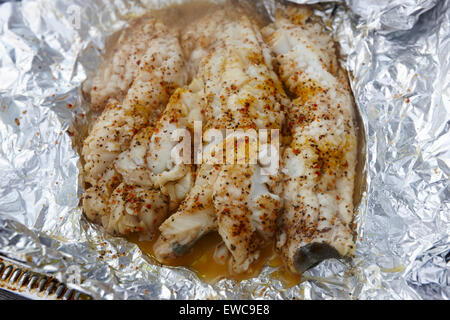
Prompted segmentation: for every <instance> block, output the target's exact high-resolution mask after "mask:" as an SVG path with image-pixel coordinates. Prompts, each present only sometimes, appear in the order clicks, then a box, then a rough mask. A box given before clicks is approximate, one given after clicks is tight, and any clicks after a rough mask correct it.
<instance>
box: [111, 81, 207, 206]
mask: <svg viewBox="0 0 450 320" xmlns="http://www.w3.org/2000/svg"><path fill="white" fill-rule="evenodd" d="M204 104H205V94H204V89H203V83H202V82H200V81H198V80H194V81H192V82H191V84H190V85H189V86H188V87H186V88H179V89H177V90H176V91H175V93H174V94H173V95H172V97H171V98H170V101H169V103H168V104H167V107H166V109H165V110H164V113H163V114H162V116H161V118H160V119H159V120H158V122H157V123H156V126H148V127H146V128H144V129H143V130H141V132H139V133H138V134H137V135H136V136H135V137H134V139H133V141H132V143H131V146H130V148H129V149H128V150H126V151H124V152H123V153H121V154H120V156H119V157H118V159H117V161H116V163H115V168H116V170H117V171H118V172H119V173H120V174H121V175H122V177H123V181H124V182H126V183H127V184H130V185H140V186H146V187H151V188H157V189H161V190H162V192H163V193H164V194H165V195H167V196H169V198H170V200H171V204H172V206H174V207H177V206H178V204H179V203H180V201H181V200H183V199H184V197H185V195H186V193H187V192H188V191H189V190H190V189H191V186H192V183H193V180H194V178H193V173H194V170H193V165H192V155H191V154H190V153H191V142H192V141H191V137H193V130H194V122H195V121H199V122H202V121H203V115H202V109H203V107H204ZM180 129H185V131H177V130H180ZM180 132H181V133H183V132H185V133H186V134H182V135H181V134H180ZM184 139H187V140H184ZM179 143H184V144H185V149H186V151H189V154H187V155H185V157H183V154H182V152H181V151H179V152H176V151H177V148H176V146H177V145H179V146H181V144H179ZM174 152H175V153H177V154H178V155H179V157H177V158H174Z"/></svg>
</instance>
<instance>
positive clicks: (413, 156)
mask: <svg viewBox="0 0 450 320" xmlns="http://www.w3.org/2000/svg"><path fill="white" fill-rule="evenodd" d="M182 2H186V1H182V0H180V1H175V0H173V1H163V0H159V1H158V0H141V1H138V0H136V1H126V0H116V1H108V0H95V1H87V2H86V1H81V0H54V1H49V0H37V1H22V2H7V3H3V4H2V5H0V254H1V255H3V256H6V257H7V258H9V259H11V260H15V261H19V262H21V263H23V264H26V265H27V266H29V267H30V268H32V269H33V270H34V271H36V272H42V273H44V274H47V275H51V276H54V277H56V278H57V279H58V280H60V281H62V282H65V283H67V284H68V285H69V286H70V287H72V288H75V289H78V290H80V291H83V292H86V293H88V294H90V295H91V296H92V297H93V298H96V299H199V298H203V299H223V298H227V299H228V298H236V299H242V298H246V299H293V298H295V299H449V297H450V289H449V288H450V286H449V269H450V264H449V259H450V253H449V251H450V237H449V234H450V189H449V174H450V148H449V146H450V133H449V125H450V1H445V0H443V1H439V0H403V1H400V0H389V1H387V0H383V1H376V2H375V1H364V0H362V1H357V0H348V1H346V2H345V3H344V2H338V3H336V2H326V3H321V4H319V5H315V13H316V14H317V15H320V16H322V17H323V19H324V20H325V22H326V23H327V26H328V27H329V29H330V32H332V33H333V35H334V36H335V40H336V41H337V42H338V43H339V44H340V46H341V62H342V64H343V65H344V66H345V67H346V68H347V70H348V71H349V76H350V81H351V86H352V90H353V94H354V96H355V101H356V103H357V106H358V108H359V111H360V116H361V121H360V125H361V130H362V132H363V133H364V134H365V137H364V139H363V142H365V143H364V144H363V147H362V149H361V153H362V157H361V159H362V162H361V165H362V167H363V168H362V172H363V179H362V180H363V182H364V183H362V184H361V190H362V200H361V201H360V205H359V207H358V212H357V216H356V222H357V224H358V228H357V230H358V241H357V251H356V256H355V258H354V259H352V260H348V261H338V260H327V261H325V262H323V263H321V264H320V265H319V266H317V267H315V268H314V269H312V270H309V271H307V272H306V273H305V274H304V276H303V281H302V282H301V283H300V284H298V285H297V286H295V287H291V288H288V289H286V288H284V287H283V285H282V283H281V282H280V281H279V280H275V279H274V278H273V277H271V276H270V274H271V273H272V272H273V271H274V268H272V267H265V268H264V269H263V271H262V273H261V274H260V275H259V277H257V278H253V279H250V280H245V281H241V282H236V281H233V280H221V281H219V282H218V283H217V284H215V285H209V284H206V283H204V282H202V281H200V279H199V278H198V277H197V276H196V275H195V273H194V272H192V271H190V270H188V269H186V268H181V267H165V266H160V265H158V264H156V263H155V261H153V260H152V259H151V258H150V257H148V256H147V255H145V254H143V253H142V252H141V251H140V249H139V248H138V247H137V246H136V245H134V244H131V243H129V242H127V241H126V240H124V239H122V238H117V237H111V236H109V235H107V234H105V233H104V232H103V231H102V230H101V228H100V227H98V226H96V225H93V224H91V223H89V222H88V221H87V220H86V219H85V218H84V217H83V215H82V212H81V210H80V208H79V199H80V196H81V194H82V192H83V189H82V183H81V180H80V179H81V178H80V177H79V173H80V170H81V164H80V156H79V151H80V139H79V138H78V137H81V136H82V135H83V130H86V128H87V123H88V120H87V119H88V118H89V112H88V110H89V105H88V103H87V101H86V100H85V98H84V97H83V93H82V86H83V84H84V83H85V81H86V80H87V79H89V78H90V77H92V75H93V74H94V72H95V70H96V68H97V66H98V65H99V62H100V61H101V55H102V53H103V52H104V49H105V44H106V39H107V38H108V36H110V35H112V34H113V33H114V32H116V31H118V30H120V29H123V28H124V27H125V26H127V24H128V22H129V21H130V19H131V18H133V17H137V16H140V15H142V14H143V13H145V12H147V11H148V10H149V9H153V8H161V7H164V6H167V5H169V4H172V3H182ZM295 2H298V3H317V2H318V1H299V0H297V1H295ZM248 3H253V4H255V2H249V1H247V4H248ZM257 4H258V5H257V6H255V10H259V11H264V14H266V15H268V16H272V15H273V10H274V2H273V1H271V0H262V1H259V2H258V3H257Z"/></svg>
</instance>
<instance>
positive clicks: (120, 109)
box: [82, 19, 187, 185]
mask: <svg viewBox="0 0 450 320" xmlns="http://www.w3.org/2000/svg"><path fill="white" fill-rule="evenodd" d="M148 28H151V31H153V34H152V38H151V40H150V41H149V42H147V44H146V45H147V49H146V51H145V54H144V55H143V56H142V59H141V62H140V64H139V69H138V70H137V72H136V75H135V78H134V79H133V82H132V85H131V87H130V88H129V90H128V92H127V94H126V96H125V98H124V100H123V101H122V102H119V101H111V102H109V103H108V106H107V107H106V109H105V110H104V111H103V113H102V114H101V115H100V117H99V119H97V121H96V122H95V123H94V125H93V127H92V129H91V130H90V133H89V135H88V137H87V138H86V140H85V141H84V146H83V151H82V155H83V157H84V160H85V166H84V173H85V180H86V181H87V182H89V183H91V184H92V185H94V184H95V183H96V181H97V180H98V179H100V177H101V176H102V174H103V173H104V172H105V170H106V168H108V167H109V166H110V165H111V163H112V162H113V161H114V160H115V159H116V158H117V156H118V155H119V154H120V153H121V152H122V151H124V150H126V149H128V147H129V145H130V142H131V139H132V138H133V136H134V135H135V134H136V133H137V132H138V131H139V130H140V129H141V128H143V127H145V126H146V125H147V124H148V123H149V122H153V121H154V120H156V119H157V118H158V117H159V116H160V114H161V111H162V109H163V108H164V106H165V105H166V103H167V101H168V99H169V97H170V94H171V93H172V92H173V91H174V89H175V88H176V87H179V86H182V85H184V84H185V82H186V81H187V73H186V70H185V68H184V58H183V54H182V51H181V47H180V45H179V42H178V39H177V34H175V33H173V32H171V31H170V30H169V29H168V28H167V27H165V26H164V25H163V24H162V23H160V22H158V21H157V20H154V19H151V20H150V21H149V23H148ZM126 49H127V48H123V50H126ZM132 49H133V47H132V46H131V47H130V48H128V50H132ZM105 81H109V79H106V80H105Z"/></svg>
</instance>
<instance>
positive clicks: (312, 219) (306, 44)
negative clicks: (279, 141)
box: [263, 7, 357, 273]
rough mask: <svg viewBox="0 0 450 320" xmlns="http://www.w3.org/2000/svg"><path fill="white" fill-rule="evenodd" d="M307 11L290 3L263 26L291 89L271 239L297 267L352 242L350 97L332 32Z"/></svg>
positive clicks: (350, 247) (341, 252) (348, 249)
mask: <svg viewBox="0 0 450 320" xmlns="http://www.w3.org/2000/svg"><path fill="white" fill-rule="evenodd" d="M309 15H310V12H309V11H308V10H307V9H299V10H298V9H294V8H292V7H291V8H290V9H288V10H286V11H279V12H278V13H277V15H276V19H275V22H274V23H273V24H272V25H270V26H268V27H266V28H265V29H264V30H263V34H264V36H265V38H266V40H267V42H268V43H269V45H270V48H271V49H272V51H273V53H274V55H275V57H276V63H277V64H278V66H279V70H278V71H279V75H280V77H281V79H282V81H283V83H284V84H285V86H286V87H287V88H288V89H289V91H290V92H291V93H292V94H293V95H294V96H295V97H296V98H295V100H293V101H292V103H291V104H290V107H289V110H288V112H287V121H288V131H289V134H290V135H291V139H292V140H291V143H290V145H289V146H288V147H287V148H286V149H285V151H284V154H283V172H284V175H285V177H284V191H283V198H284V202H285V207H284V213H283V215H282V218H281V219H280V226H279V228H280V229H279V234H278V240H277V247H278V249H279V250H280V253H281V255H282V257H283V259H284V261H285V263H286V265H287V266H288V267H289V269H290V270H291V271H293V272H299V273H301V272H303V271H305V270H307V269H309V268H311V267H313V266H315V265H316V264H318V263H319V262H320V261H322V260H324V259H327V258H333V257H335V258H337V257H340V256H346V255H351V254H352V253H353V252H354V249H355V243H354V240H353V238H354V234H353V231H352V225H351V224H352V221H353V187H354V178H355V165H356V146H357V142H356V128H355V115H354V105H353V100H352V96H351V93H350V89H349V86H348V81H347V78H346V76H345V74H344V73H343V71H342V70H340V69H339V68H338V66H337V61H336V53H335V50H334V47H333V41H332V39H331V38H330V37H329V36H328V35H327V34H325V33H324V32H323V31H322V30H321V28H320V26H319V25H318V24H309V23H307V19H308V17H309Z"/></svg>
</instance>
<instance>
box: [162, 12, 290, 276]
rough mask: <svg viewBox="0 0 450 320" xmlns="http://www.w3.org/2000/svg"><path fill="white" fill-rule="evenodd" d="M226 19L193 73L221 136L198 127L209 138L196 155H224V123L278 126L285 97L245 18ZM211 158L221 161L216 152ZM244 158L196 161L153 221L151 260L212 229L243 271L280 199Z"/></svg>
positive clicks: (269, 229)
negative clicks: (186, 181) (185, 187)
mask: <svg viewBox="0 0 450 320" xmlns="http://www.w3.org/2000/svg"><path fill="white" fill-rule="evenodd" d="M227 19H228V21H225V22H223V24H222V31H221V32H220V33H218V34H216V37H217V38H216V39H215V40H212V41H211V43H212V44H213V45H212V52H211V53H210V54H209V55H207V57H206V58H205V59H204V60H203V61H202V62H201V63H200V66H199V71H198V74H197V77H199V78H200V79H202V80H203V81H204V83H205V94H206V97H207V105H206V109H205V117H206V128H207V129H215V130H218V131H219V132H221V133H225V134H226V136H225V137H224V139H223V141H216V140H211V141H209V139H208V137H207V135H206V134H207V133H206V132H205V134H204V140H205V141H207V142H209V143H207V144H206V146H205V149H204V154H205V153H206V154H208V150H211V149H215V150H222V151H223V153H222V154H223V155H225V154H226V152H227V151H228V149H227V150H224V148H225V146H226V145H227V144H230V142H231V144H232V145H234V137H233V136H232V135H230V134H229V133H228V132H227V131H226V129H241V130H242V131H243V130H245V129H255V130H257V129H278V130H279V129H280V128H281V125H282V122H283V112H282V109H283V105H284V103H286V102H287V100H286V97H285V96H284V93H283V89H282V87H281V84H280V83H279V81H278V79H277V76H276V74H275V73H274V72H273V70H272V69H271V67H270V66H271V65H272V62H271V60H270V59H271V56H270V51H269V50H268V48H267V47H266V46H265V45H264V43H263V41H262V38H261V35H260V33H259V32H258V30H257V29H255V27H254V24H253V23H252V21H250V20H249V19H248V18H247V17H246V16H245V15H243V14H239V15H236V16H231V15H229V16H227ZM255 132H256V131H255ZM248 141H250V138H249V139H248ZM248 141H246V142H245V144H248V143H249V142H248ZM247 147H248V146H247ZM227 148H228V147H227ZM205 151H206V152H205ZM235 151H236V150H235ZM247 157H250V156H249V155H245V158H247ZM215 158H216V160H219V159H220V160H223V159H221V158H222V157H221V156H218V155H217V153H216V154H215ZM204 160H205V159H204ZM241 160H245V159H241ZM248 160H249V159H247V162H245V161H243V162H242V163H240V162H234V163H233V162H231V163H227V164H214V163H212V164H211V163H207V162H204V163H203V164H202V165H201V166H200V168H199V170H198V173H197V179H196V182H195V185H194V187H193V189H192V190H191V192H190V193H189V195H188V197H187V198H186V200H185V201H184V202H183V203H182V204H181V206H180V208H179V210H178V211H177V212H176V213H175V214H174V215H172V216H171V217H170V218H169V219H167V220H166V221H165V222H164V223H163V224H162V225H161V226H160V231H161V236H160V238H159V239H158V241H157V242H156V244H155V246H154V251H155V254H156V256H157V257H158V259H160V260H162V261H165V260H170V259H172V258H174V257H176V256H179V255H182V254H184V253H185V252H186V250H187V249H189V247H190V246H191V245H192V244H193V243H194V242H195V241H196V240H197V239H199V238H200V237H201V236H202V235H204V234H205V233H206V232H209V231H212V230H217V231H218V232H219V234H220V235H221V237H222V239H223V241H224V243H225V245H226V247H227V248H228V250H229V252H230V253H231V257H232V259H231V266H232V269H233V270H234V271H235V272H243V271H246V270H248V269H249V267H250V265H251V264H252V262H254V261H255V260H256V259H257V258H258V257H259V250H260V248H261V246H262V245H264V244H266V240H268V239H271V238H272V237H273V235H274V231H275V220H276V218H277V216H278V215H279V213H280V208H281V203H280V198H279V196H278V195H277V194H275V193H274V192H273V190H272V185H273V184H274V183H275V184H276V180H277V178H278V177H277V174H276V173H275V174H273V175H271V176H265V175H262V174H261V170H262V168H261V165H260V163H259V162H255V163H248Z"/></svg>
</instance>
